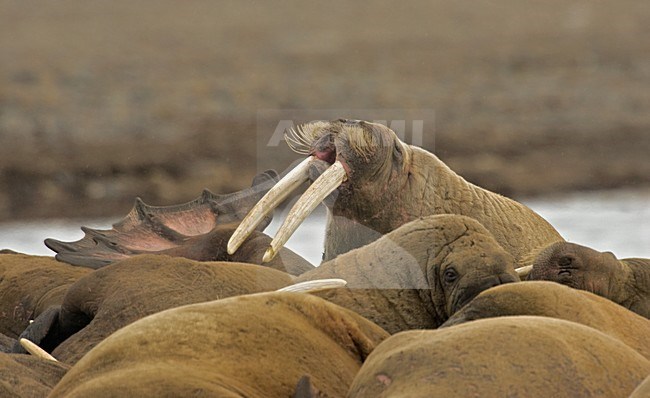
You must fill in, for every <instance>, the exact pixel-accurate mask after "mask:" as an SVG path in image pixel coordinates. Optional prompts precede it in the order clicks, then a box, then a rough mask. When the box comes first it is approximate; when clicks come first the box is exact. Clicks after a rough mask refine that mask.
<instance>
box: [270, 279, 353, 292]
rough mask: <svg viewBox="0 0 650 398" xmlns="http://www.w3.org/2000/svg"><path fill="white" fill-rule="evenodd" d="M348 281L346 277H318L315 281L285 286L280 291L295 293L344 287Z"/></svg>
mask: <svg viewBox="0 0 650 398" xmlns="http://www.w3.org/2000/svg"><path fill="white" fill-rule="evenodd" d="M347 284H348V283H347V282H346V281H345V280H344V279H337V278H334V279H316V280H313V281H305V282H300V283H296V284H293V285H289V286H287V287H283V288H282V289H278V290H277V291H278V292H293V293H314V292H320V291H323V290H329V289H336V288H339V287H343V286H345V285H347Z"/></svg>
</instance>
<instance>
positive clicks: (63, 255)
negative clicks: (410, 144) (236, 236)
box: [45, 170, 314, 275]
mask: <svg viewBox="0 0 650 398" xmlns="http://www.w3.org/2000/svg"><path fill="white" fill-rule="evenodd" d="M277 180H278V175H277V173H276V172H275V171H273V170H267V171H265V172H263V173H260V174H258V175H257V176H255V178H254V179H253V183H252V186H251V187H250V188H247V189H243V190H241V191H237V192H232V193H228V194H219V195H218V194H214V193H212V192H210V191H209V190H205V191H203V193H202V194H201V196H199V197H198V198H196V199H194V200H192V201H190V202H187V203H183V204H180V205H172V206H150V205H147V204H146V203H144V202H143V201H142V200H141V199H139V198H137V199H136V201H135V205H134V206H133V208H132V209H131V211H130V212H129V213H128V214H127V215H126V217H124V218H123V219H122V220H121V221H119V222H117V223H115V224H114V225H113V228H112V229H110V230H98V229H93V228H86V227H82V228H81V229H82V230H83V231H84V237H83V238H82V239H80V240H78V241H76V242H62V241H59V240H56V239H51V238H50V239H46V240H45V245H46V246H47V247H48V248H50V249H51V250H53V251H55V252H56V253H57V254H56V259H57V260H59V261H62V262H66V263H69V264H72V265H77V266H82V267H88V268H92V269H98V268H101V267H104V266H106V265H109V264H113V263H115V262H116V261H120V260H125V259H127V258H130V257H133V256H136V255H139V254H162V255H168V256H173V257H184V258H188V259H190V260H196V261H230V262H241V263H252V264H260V265H261V264H262V257H263V255H264V252H265V251H266V248H267V247H268V245H269V244H270V242H271V238H270V237H269V236H268V235H266V234H264V233H262V232H261V230H263V229H264V228H265V227H266V226H267V225H268V224H269V223H270V222H271V217H270V216H269V217H265V218H264V219H263V220H262V221H261V222H260V224H259V225H258V226H257V228H258V229H257V230H255V231H252V232H251V235H250V236H249V237H248V239H246V241H245V242H243V243H242V247H241V249H240V250H239V251H238V252H237V253H234V254H232V255H231V254H228V253H227V251H226V242H227V241H228V239H229V238H230V236H231V235H232V233H233V232H234V231H235V229H236V228H237V226H238V225H239V222H240V221H241V220H242V219H243V218H244V216H245V215H246V213H248V211H249V210H250V209H251V208H252V207H253V206H254V205H255V203H256V202H257V201H258V200H259V199H260V198H262V196H263V195H264V194H265V193H266V192H267V191H268V190H269V188H270V187H271V186H272V184H273V183H274V182H275V181H277ZM264 265H265V266H268V267H270V268H273V269H278V270H281V271H286V272H288V273H290V274H292V275H300V274H302V273H303V272H305V271H309V270H311V269H313V268H314V266H313V265H312V264H310V263H309V262H308V261H307V260H305V259H304V258H302V257H301V256H299V255H297V254H296V253H294V252H293V251H291V250H289V249H287V248H283V249H282V251H281V253H280V255H279V256H278V257H277V258H275V259H273V260H272V261H270V262H267V263H265V264H264Z"/></svg>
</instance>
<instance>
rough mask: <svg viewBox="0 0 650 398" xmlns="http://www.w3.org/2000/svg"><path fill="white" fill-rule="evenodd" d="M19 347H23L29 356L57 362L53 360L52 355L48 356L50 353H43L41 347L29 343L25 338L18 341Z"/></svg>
mask: <svg viewBox="0 0 650 398" xmlns="http://www.w3.org/2000/svg"><path fill="white" fill-rule="evenodd" d="M20 345H21V346H23V348H24V349H25V350H26V351H27V352H29V353H30V354H32V355H33V356H35V357H38V358H43V359H48V360H50V361H54V362H58V361H57V360H56V358H54V357H53V356H52V355H50V353H48V352H47V351H45V350H44V349H42V348H41V347H39V346H37V345H36V344H34V343H33V342H31V341H29V340H27V339H25V338H23V339H20Z"/></svg>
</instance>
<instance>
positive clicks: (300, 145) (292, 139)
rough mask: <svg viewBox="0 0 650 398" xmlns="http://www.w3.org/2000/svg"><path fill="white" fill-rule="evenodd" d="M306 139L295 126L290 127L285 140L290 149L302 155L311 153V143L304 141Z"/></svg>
mask: <svg viewBox="0 0 650 398" xmlns="http://www.w3.org/2000/svg"><path fill="white" fill-rule="evenodd" d="M304 140H305V138H303V137H302V135H300V133H298V132H297V131H296V130H295V129H293V128H291V129H289V130H288V131H287V133H285V135H284V141H285V142H286V143H287V145H288V146H289V149H291V150H292V151H294V152H296V153H299V154H301V155H309V152H310V151H311V148H310V147H311V145H310V144H309V143H307V142H304Z"/></svg>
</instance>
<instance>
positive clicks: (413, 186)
mask: <svg viewBox="0 0 650 398" xmlns="http://www.w3.org/2000/svg"><path fill="white" fill-rule="evenodd" d="M328 131H329V134H332V136H333V137H334V143H335V149H336V158H337V159H338V160H340V161H342V162H343V163H344V164H346V167H347V168H346V170H348V181H347V182H346V183H344V184H343V185H342V186H341V188H339V190H338V198H337V199H336V201H335V202H334V203H333V204H331V205H330V209H331V212H330V216H329V219H328V226H327V232H326V242H325V255H324V260H330V259H332V258H335V257H336V256H338V255H339V254H342V253H345V252H347V251H349V250H352V249H355V248H357V247H361V246H363V245H365V244H367V243H369V242H371V241H373V240H375V239H377V237H378V236H380V235H383V234H386V233H388V232H390V231H392V230H394V229H396V228H397V227H399V226H400V225H403V224H405V223H407V222H409V221H412V220H414V219H416V218H418V217H424V216H428V215H433V214H458V215H464V216H468V217H471V218H474V219H476V220H477V221H479V222H480V223H481V224H483V225H484V226H485V227H486V228H487V230H488V231H490V233H492V235H493V236H494V238H495V239H496V240H497V242H499V244H500V245H501V246H502V247H503V248H504V249H505V250H506V251H508V252H509V253H510V254H512V255H513V256H514V257H515V260H516V261H517V263H518V265H519V266H525V265H530V262H531V261H532V255H531V253H533V252H535V251H536V250H539V248H540V247H543V246H546V245H548V244H550V243H552V242H557V241H562V240H563V239H562V237H561V236H560V234H559V233H558V232H557V231H556V230H555V229H554V228H553V227H552V226H551V225H550V224H549V223H548V222H546V221H545V220H544V219H543V218H542V217H540V216H539V215H538V214H536V213H535V212H533V211H532V210H530V209H529V208H527V207H526V206H524V205H522V204H520V203H518V202H516V201H514V200H511V199H508V198H505V197H503V196H501V195H498V194H496V193H493V192H490V191H487V190H485V189H482V188H480V187H477V186H475V185H473V184H471V183H469V182H467V181H465V180H464V179H463V178H462V177H460V176H459V175H457V174H456V173H454V172H453V171H452V170H451V169H450V168H449V167H447V165H445V164H444V163H443V162H442V161H441V160H440V159H438V158H437V157H436V156H435V155H433V154H432V153H430V152H428V151H425V150H424V149H421V148H418V147H415V146H412V145H407V144H405V143H403V142H401V141H400V140H399V138H398V137H397V135H396V134H395V133H394V132H393V131H392V130H390V129H389V128H387V127H386V126H383V125H379V124H374V123H369V122H363V121H360V122H353V123H352V124H350V123H345V122H340V121H336V122H331V123H330V125H329V127H328ZM312 144H314V145H317V144H316V143H312ZM318 145H320V144H318ZM316 149H318V148H316ZM368 153H372V156H368Z"/></svg>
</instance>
